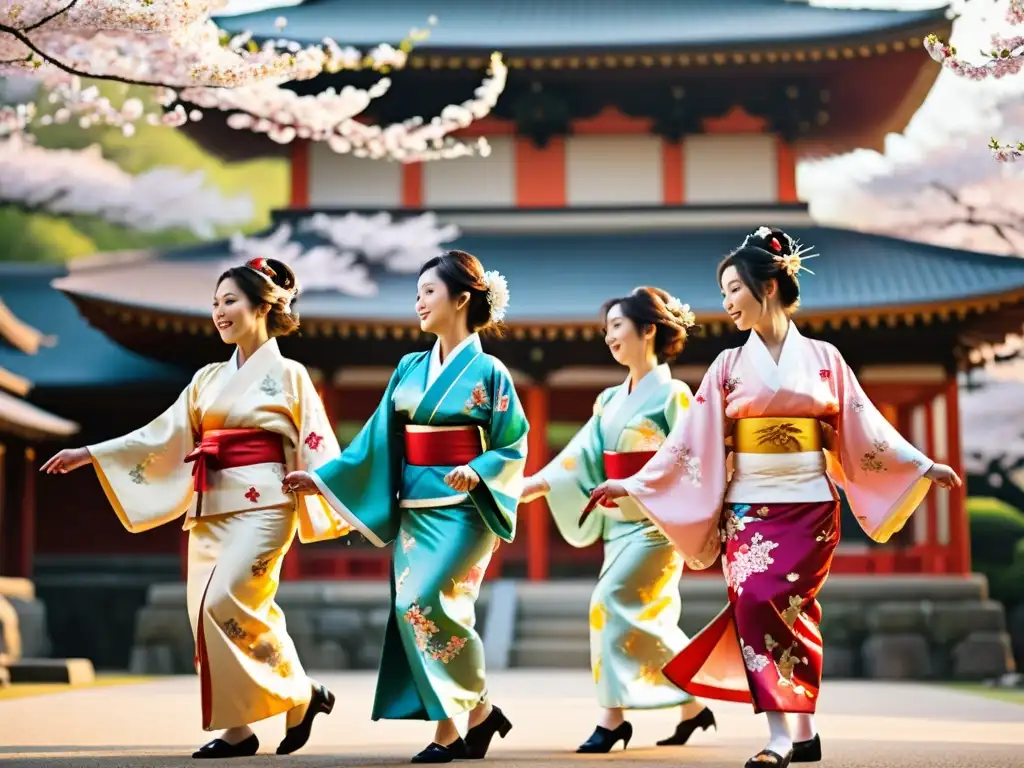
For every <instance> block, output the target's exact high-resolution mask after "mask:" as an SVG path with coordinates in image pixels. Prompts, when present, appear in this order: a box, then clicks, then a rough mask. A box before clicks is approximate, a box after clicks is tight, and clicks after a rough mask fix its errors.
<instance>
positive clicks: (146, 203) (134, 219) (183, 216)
mask: <svg viewBox="0 0 1024 768" xmlns="http://www.w3.org/2000/svg"><path fill="white" fill-rule="evenodd" d="M0 178H2V179H3V184H2V185H0V205H4V206H13V207H18V208H21V209H23V210H27V211H44V212H47V213H51V214H57V215H65V216H70V215H75V214H86V215H94V216H99V217H101V218H103V219H106V220H107V221H110V222H113V223H115V224H121V225H122V226H126V227H132V228H135V229H141V230H145V231H156V230H163V229H177V228H182V229H188V230H191V231H192V232H194V233H195V234H196V235H198V236H200V237H213V236H214V235H215V234H216V227H220V226H236V225H243V224H246V223H247V222H249V221H251V220H252V217H253V215H254V211H253V205H252V201H251V200H249V199H248V198H245V197H240V198H225V197H224V196H223V195H222V194H221V193H220V191H219V190H217V189H215V188H213V187H210V186H208V185H207V184H206V180H205V178H204V176H203V174H202V173H185V172H183V171H180V170H178V169H177V168H157V169H154V170H152V171H148V172H146V173H143V174H140V175H138V176H132V175H130V174H128V173H125V172H124V171H123V170H121V169H120V168H119V167H118V166H117V165H115V164H114V163H112V162H110V161H109V160H105V159H104V158H103V156H102V155H101V154H100V149H99V147H98V146H92V147H88V148H86V149H84V150H73V149H43V148H42V147H39V146H36V145H35V144H33V143H32V142H31V140H30V138H28V137H25V136H24V135H23V134H20V133H14V134H12V135H10V136H8V137H7V138H6V139H4V140H2V141H0Z"/></svg>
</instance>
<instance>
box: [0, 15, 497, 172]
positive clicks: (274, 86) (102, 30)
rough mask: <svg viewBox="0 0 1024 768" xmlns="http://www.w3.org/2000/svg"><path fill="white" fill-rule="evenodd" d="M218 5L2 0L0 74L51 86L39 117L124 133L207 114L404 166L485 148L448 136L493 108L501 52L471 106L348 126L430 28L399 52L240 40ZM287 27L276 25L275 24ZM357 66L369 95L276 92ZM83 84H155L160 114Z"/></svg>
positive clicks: (481, 142) (362, 91)
mask: <svg viewBox="0 0 1024 768" xmlns="http://www.w3.org/2000/svg"><path fill="white" fill-rule="evenodd" d="M225 5H226V0H0V77H2V76H11V75H24V76H29V77H33V78H37V79H39V80H41V82H42V83H43V85H44V86H46V87H47V88H48V89H50V93H51V101H52V102H53V103H55V104H56V105H57V107H58V108H57V110H56V111H55V112H54V113H53V114H52V115H44V116H41V118H40V119H43V118H45V119H46V120H47V121H51V122H67V121H69V120H71V119H77V120H78V121H79V122H80V123H81V124H82V125H84V126H88V125H94V124H106V125H115V126H119V127H121V128H122V129H123V130H124V131H125V133H126V134H130V133H131V132H132V130H133V129H132V127H131V126H132V125H133V124H134V123H135V122H136V121H138V120H140V119H145V120H147V121H148V122H150V123H163V124H165V125H169V126H180V125H183V124H185V123H186V122H188V121H195V120H198V119H201V118H202V114H203V110H211V109H213V110H219V111H226V112H230V113H231V115H230V119H229V121H228V124H229V125H230V126H231V127H232V128H234V129H237V130H250V131H255V132H258V133H265V134H266V135H267V136H268V137H269V138H270V139H272V140H273V141H277V142H279V143H282V144H285V143H288V142H291V141H294V140H295V139H309V140H313V141H325V142H327V143H328V145H329V146H330V147H331V148H332V149H333V150H334V151H335V152H339V153H346V152H352V153H353V154H356V155H358V156H363V157H370V158H390V159H397V160H401V161H404V162H412V161H419V160H435V159H445V158H450V157H458V156H461V155H466V154H487V153H488V152H489V146H488V144H487V142H486V140H485V139H478V140H476V141H473V142H469V143H464V142H461V141H458V140H455V139H453V138H452V136H451V134H453V133H454V132H456V131H458V130H459V129H461V128H464V127H466V126H467V125H469V124H470V123H472V122H473V121H474V120H479V119H480V118H482V117H485V116H486V115H488V114H489V113H490V112H491V110H492V109H493V108H494V105H495V104H496V102H497V100H498V98H499V97H500V95H501V93H502V92H503V90H504V88H505V83H506V78H507V68H506V67H505V64H504V63H503V62H502V60H501V57H500V56H499V55H497V54H495V55H494V56H493V57H492V59H491V62H490V69H489V72H488V76H486V77H485V78H484V79H483V81H482V83H481V85H480V86H479V87H478V88H477V90H476V92H475V94H474V96H473V98H470V99H468V100H466V101H463V102H460V103H457V104H451V105H449V106H447V107H445V108H444V109H443V110H441V113H440V114H438V115H436V116H433V117H429V118H426V119H424V118H422V117H413V118H411V119H409V120H406V121H403V122H401V123H396V124H393V125H387V126H380V125H367V124H365V123H364V122H359V121H358V120H357V118H358V117H359V116H360V115H361V114H362V113H363V112H364V111H365V110H366V108H367V107H368V106H369V104H370V102H371V101H372V100H373V99H375V98H378V97H379V96H382V95H383V94H384V93H386V92H387V90H388V87H389V86H390V80H389V79H388V77H386V76H385V75H388V74H392V73H394V72H397V71H400V70H402V69H403V68H404V67H405V65H406V63H407V60H408V53H409V51H411V50H412V49H413V47H414V46H415V44H416V43H417V42H419V41H422V40H424V39H426V37H428V36H429V31H428V30H419V29H413V30H411V31H410V33H409V35H408V37H407V38H406V39H405V40H403V41H402V43H401V44H400V45H399V46H398V47H397V48H396V47H392V46H390V45H384V44H382V45H379V46H377V47H376V48H374V49H373V50H371V51H369V52H362V51H359V50H356V49H355V48H352V47H344V48H343V47H341V46H339V45H338V44H337V43H336V42H335V41H333V40H331V39H328V38H325V39H324V40H323V41H321V43H320V44H317V45H305V46H303V45H300V44H299V43H296V42H294V41H289V40H285V39H275V40H267V41H263V42H260V43H257V42H256V41H255V40H253V39H252V36H251V35H250V34H249V33H241V34H235V35H228V34H227V33H224V32H223V31H222V30H220V29H219V28H218V27H217V25H216V23H215V22H214V21H213V20H212V19H211V18H210V14H211V13H213V12H216V11H218V10H219V9H221V8H223V7H224V6H225ZM429 21H430V23H431V24H432V23H435V22H436V19H434V18H433V17H431V18H430V20H429ZM286 24H287V20H286V19H285V18H284V17H281V18H279V19H278V20H277V23H276V27H277V28H278V29H283V28H284V27H285V26H286ZM366 69H371V70H374V71H375V72H378V73H380V74H381V75H382V78H381V79H380V80H379V81H378V82H377V83H375V84H374V85H372V86H371V87H369V88H355V87H351V86H346V87H345V88H342V89H341V90H340V91H336V90H334V89H333V88H331V89H327V90H325V91H323V92H321V93H318V94H315V95H307V96H299V95H297V94H296V93H294V92H293V91H291V90H288V89H286V88H284V87H283V86H284V84H285V83H288V82H291V81H296V80H308V79H311V78H314V77H316V76H318V75H320V74H321V73H324V72H326V73H337V72H340V71H342V70H366ZM81 78H91V79H99V80H108V81H114V82H121V83H127V84H133V85H145V86H152V87H154V88H156V89H157V90H158V97H159V100H160V102H161V103H162V104H163V105H164V107H165V108H166V111H164V112H162V113H158V114H148V115H143V114H142V113H141V110H140V109H139V104H138V102H137V101H136V102H134V103H126V104H123V105H116V104H113V103H111V102H110V100H109V99H106V98H104V97H102V96H101V95H100V93H99V92H98V90H97V89H96V88H94V87H85V86H83V85H82V83H81ZM10 119H15V122H17V121H21V122H22V123H23V124H24V123H26V122H27V121H29V120H31V119H32V118H31V116H29V115H27V114H22V115H20V116H17V115H6V116H3V117H0V131H2V130H3V124H4V121H5V120H7V121H9V120H10ZM0 135H2V133H0Z"/></svg>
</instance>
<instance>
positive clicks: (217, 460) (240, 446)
mask: <svg viewBox="0 0 1024 768" xmlns="http://www.w3.org/2000/svg"><path fill="white" fill-rule="evenodd" d="M190 461H191V462H195V464H194V466H193V467H192V477H193V478H194V483H195V489H196V490H197V491H199V492H205V491H208V490H210V480H209V477H208V476H207V473H208V472H209V470H211V469H231V468H232V467H248V466H252V465H253V464H284V463H285V459H284V441H283V440H282V438H281V435H279V434H278V433H276V432H269V431H267V430H265V429H211V430H210V431H209V432H203V437H202V440H201V441H200V442H199V445H197V446H196V447H195V449H194V450H193V451H192V452H191V453H190V454H189V455H188V456H186V457H185V463H188V462H190Z"/></svg>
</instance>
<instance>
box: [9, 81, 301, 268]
mask: <svg viewBox="0 0 1024 768" xmlns="http://www.w3.org/2000/svg"><path fill="white" fill-rule="evenodd" d="M99 87H100V91H101V93H103V95H105V96H108V97H109V98H110V99H111V101H112V102H113V103H115V104H121V103H123V102H124V101H125V99H128V98H131V97H137V98H140V99H142V101H143V102H144V103H145V104H146V105H147V109H151V108H153V107H154V106H155V104H156V102H155V101H154V99H153V94H152V92H151V91H149V90H148V89H145V88H134V87H133V88H129V87H128V86H122V85H119V84H116V83H103V84H101V85H100V86H99ZM38 107H39V111H40V114H42V113H44V112H52V107H51V105H49V104H48V103H47V102H46V100H45V95H44V96H43V97H41V98H40V100H39V103H38ZM225 130H230V129H228V128H225ZM34 134H35V136H36V140H37V142H38V144H39V145H40V146H42V147H47V148H70V149H84V148H85V147H88V146H90V145H92V144H98V145H99V146H100V147H101V148H102V152H103V156H104V157H105V158H106V159H108V160H110V161H112V162H114V163H117V165H118V166H120V167H121V168H122V169H124V170H125V171H126V172H128V173H131V174H139V173H143V172H145V171H149V170H153V169H156V168H161V167H168V166H173V167H176V168H180V169H181V170H183V171H185V172H191V171H202V172H203V173H204V175H205V177H206V183H208V184H210V185H212V186H215V187H217V188H219V189H220V190H221V191H222V192H223V193H224V194H225V195H227V196H231V197H233V196H236V195H242V196H247V197H249V198H250V199H252V201H253V209H254V214H255V216H254V218H253V220H252V221H251V222H249V223H248V224H247V225H245V226H242V227H225V228H221V230H220V231H218V236H221V237H226V236H229V235H230V234H232V233H233V232H234V231H235V230H236V229H241V230H242V231H244V232H256V231H259V230H261V229H264V228H266V227H267V226H268V225H269V224H270V212H271V210H273V209H275V208H281V207H284V206H285V205H287V202H288V181H289V179H288V174H289V169H288V164H287V163H286V162H285V161H283V160H280V159H265V160H253V161H250V162H245V163H234V164H227V163H224V162H222V161H221V160H220V159H219V158H217V157H216V156H214V155H212V154H210V153H208V152H206V151H205V150H204V149H203V148H202V147H201V146H200V145H199V144H197V143H196V142H195V141H193V140H192V139H191V138H189V137H188V136H187V135H186V134H185V133H183V132H181V131H179V130H177V129H174V128H166V127H163V126H151V125H147V124H145V122H144V121H143V122H141V123H140V124H139V125H138V127H137V130H136V133H135V135H134V136H131V137H128V136H125V135H124V134H123V133H122V131H121V130H120V129H119V128H111V127H104V126H94V127H90V128H82V127H80V126H79V125H78V123H77V122H71V123H66V124H63V125H50V126H41V125H38V122H37V127H36V128H35V129H34ZM0 213H2V215H0V238H2V239H0V242H3V243H5V246H6V245H7V244H9V243H11V242H13V241H14V240H16V241H17V243H18V245H17V248H15V249H11V248H8V247H5V248H4V249H3V254H2V255H0V258H2V259H8V260H14V259H17V260H19V261H50V260H66V259H70V258H75V257H77V256H83V255H88V254H91V253H96V252H98V251H115V250H132V249H143V248H169V247H176V246H185V245H191V244H194V243H197V242H199V239H198V238H197V237H196V236H195V235H193V234H192V233H191V232H188V231H183V230H177V231H167V232H139V231H136V230H131V229H126V228H124V227H120V226H117V225H113V224H110V223H108V222H106V221H104V220H103V219H101V218H99V217H94V216H72V217H63V218H55V217H52V216H46V215H41V214H31V215H28V214H18V215H20V217H21V218H20V219H18V218H15V219H9V218H7V217H8V216H10V215H13V214H14V212H12V211H7V210H4V211H2V212H0ZM15 223H17V224H18V225H19V226H20V227H21V230H18V229H17V228H16V227H15ZM51 229H52V230H53V231H51ZM19 232H20V234H19ZM12 251H13V252H12Z"/></svg>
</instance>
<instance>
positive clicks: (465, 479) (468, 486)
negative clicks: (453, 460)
mask: <svg viewBox="0 0 1024 768" xmlns="http://www.w3.org/2000/svg"><path fill="white" fill-rule="evenodd" d="M444 481H445V482H446V483H448V485H449V486H451V488H452V489H453V490H456V491H459V492H465V491H472V490H473V489H474V488H476V487H477V486H478V485H479V484H480V475H478V474H477V473H476V470H475V469H472V468H470V467H467V466H466V465H465V464H463V465H462V466H461V467H456V468H455V469H453V470H452V471H451V472H449V473H448V474H447V475H445V476H444Z"/></svg>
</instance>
